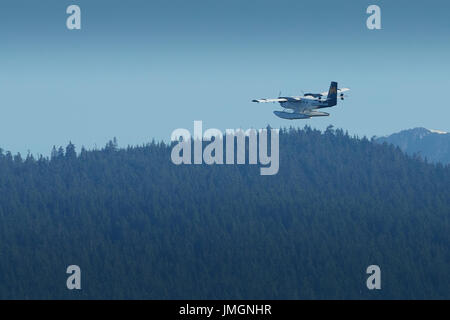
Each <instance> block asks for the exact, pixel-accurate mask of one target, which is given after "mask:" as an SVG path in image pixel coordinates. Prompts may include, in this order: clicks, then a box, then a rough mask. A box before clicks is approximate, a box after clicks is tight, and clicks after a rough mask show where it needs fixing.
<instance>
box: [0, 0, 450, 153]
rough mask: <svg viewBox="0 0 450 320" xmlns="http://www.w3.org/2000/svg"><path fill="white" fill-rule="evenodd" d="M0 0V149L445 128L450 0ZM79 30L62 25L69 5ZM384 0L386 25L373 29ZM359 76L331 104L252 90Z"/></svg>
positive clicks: (316, 86) (286, 90) (294, 91)
mask: <svg viewBox="0 0 450 320" xmlns="http://www.w3.org/2000/svg"><path fill="white" fill-rule="evenodd" d="M243 2H244V1H235V0H229V1H211V0H209V1H206V0H198V1H196V0H192V1H170V0H169V1H168V0H165V1H133V0H130V1H112V0H110V1H103V0H96V1H77V0H72V1H66V0H41V1H32V0H28V1H23V0H2V1H1V3H0V41H1V46H0V110H1V124H0V147H1V148H3V149H6V150H11V151H13V152H21V153H26V152H27V151H28V150H30V151H31V152H32V153H34V154H36V153H43V154H48V153H49V151H50V149H51V147H52V146H53V145H57V146H58V145H66V144H67V143H68V141H69V140H70V141H72V142H73V143H74V144H75V145H76V146H77V147H78V149H79V148H80V147H81V146H82V145H84V146H86V147H88V148H92V147H94V146H96V145H97V146H98V147H101V146H103V145H104V144H105V143H106V142H107V141H108V140H109V139H111V138H113V137H117V138H118V140H119V144H120V145H121V146H126V145H128V144H132V145H135V144H142V143H145V142H149V141H151V140H152V139H153V138H156V139H157V140H161V139H164V140H168V139H169V137H170V134H171V132H172V131H173V130H174V129H176V128H187V129H189V130H191V131H192V130H193V128H192V127H193V121H194V120H203V122H204V124H203V126H204V128H218V129H222V130H225V129H227V128H238V127H242V128H252V127H253V128H261V127H265V126H266V125H267V124H270V125H271V126H272V127H280V126H301V127H303V126H304V125H305V124H308V125H311V126H313V127H316V128H319V129H324V128H325V127H326V126H328V125H330V124H332V125H334V126H336V127H340V128H343V129H345V130H348V131H349V132H350V133H351V134H357V135H360V136H362V135H367V136H369V137H370V136H372V135H385V134H389V133H393V132H396V131H399V130H402V129H407V128H411V127H418V126H422V127H426V128H431V129H440V130H444V131H450V121H449V119H450V102H448V99H447V98H446V94H447V92H448V89H447V88H449V87H450V80H449V78H448V75H449V73H450V62H449V57H450V41H449V36H450V20H449V19H448V14H449V11H450V3H448V1H437V0H429V1H417V2H414V3H413V2H412V1H403V0H396V1H376V0H372V1H359V0H354V1H331V0H315V1H299V0H295V1H294V0H292V1H287V0H284V1H283V0H281V1H266V0H260V1H246V2H245V3H243ZM71 4H77V5H79V6H80V7H81V10H82V30H77V31H70V30H68V29H67V28H66V18H67V16H68V15H67V14H66V8H67V7H68V6H69V5H71ZM370 4H377V5H379V6H380V7H381V10H382V11H381V12H382V30H375V31H371V30H368V29H367V28H366V19H367V17H368V15H367V14H366V8H367V7H368V6H369V5H370ZM332 80H334V81H338V82H339V84H340V85H342V86H346V87H350V88H351V89H352V91H351V92H350V98H349V99H348V100H346V101H344V103H340V104H339V105H338V106H337V107H335V108H332V109H329V111H330V113H331V116H330V117H327V118H317V119H311V120H306V121H305V120H301V121H287V120H282V119H278V118H276V117H275V116H274V115H273V114H272V111H273V110H278V109H279V106H278V105H272V104H254V103H251V100H252V99H254V98H271V97H276V96H277V95H278V93H279V91H282V93H283V95H298V94H301V90H304V91H308V92H311V91H312V92H316V91H317V92H321V91H326V90H327V89H328V86H329V83H330V81H332Z"/></svg>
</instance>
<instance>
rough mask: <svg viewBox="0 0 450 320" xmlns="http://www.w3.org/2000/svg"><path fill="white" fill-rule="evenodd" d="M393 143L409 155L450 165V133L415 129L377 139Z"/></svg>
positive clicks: (381, 141)
mask: <svg viewBox="0 0 450 320" xmlns="http://www.w3.org/2000/svg"><path fill="white" fill-rule="evenodd" d="M376 141H377V142H380V143H383V142H387V143H391V144H393V145H396V146H398V147H400V149H402V150H403V151H404V152H406V153H408V154H411V155H412V154H418V155H420V156H421V157H422V158H427V159H428V161H430V162H441V163H444V164H449V163H450V133H447V132H443V131H438V130H430V129H425V128H414V129H409V130H403V131H400V132H398V133H394V134H391V135H390V136H387V137H381V138H378V139H376Z"/></svg>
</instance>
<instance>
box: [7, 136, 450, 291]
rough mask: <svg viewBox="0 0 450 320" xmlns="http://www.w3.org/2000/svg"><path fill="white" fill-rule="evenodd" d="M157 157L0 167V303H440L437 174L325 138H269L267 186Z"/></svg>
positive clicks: (449, 220) (448, 279)
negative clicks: (73, 280) (272, 143)
mask: <svg viewBox="0 0 450 320" xmlns="http://www.w3.org/2000/svg"><path fill="white" fill-rule="evenodd" d="M170 153H171V146H170V145H167V144H165V143H155V142H153V143H150V144H148V145H144V146H136V147H128V148H119V147H118V146H117V143H116V142H115V141H111V142H110V143H108V144H107V145H106V146H105V147H104V148H103V149H101V150H85V149H82V148H78V146H77V147H75V146H74V145H73V144H69V145H68V146H67V147H65V148H54V149H53V151H52V153H51V156H49V157H35V156H34V157H33V156H32V155H28V156H26V157H21V156H20V155H18V154H17V155H12V154H11V153H9V152H5V151H1V152H0V298H2V299H17V298H20V299H31V298H33V299H51V298H57V299H87V298H95V299H100V298H113V299H431V298H437V299H449V298H450V273H449V270H450V166H448V165H447V166H444V165H442V164H429V163H427V162H426V161H424V160H422V159H420V158H419V157H414V156H408V155H405V154H404V153H402V152H401V151H400V150H399V149H398V148H396V147H394V146H391V145H387V144H377V143H374V141H371V140H368V139H366V138H357V137H351V136H349V135H348V134H346V133H345V132H344V131H342V130H340V129H338V130H334V129H332V128H329V129H327V130H326V131H325V132H320V131H318V130H313V129H311V128H309V127H305V128H304V129H283V130H282V131H281V133H280V168H279V172H278V174H277V175H274V176H261V175H260V172H259V166H255V165H253V166H252V165H220V166H217V165H216V166H214V165H212V166H208V165H180V166H176V165H174V164H173V163H172V162H171V161H170ZM69 265H79V266H80V268H81V270H82V289H81V290H68V289H67V287H66V280H67V277H68V274H66V268H67V266H69ZM369 265H379V266H380V268H381V283H382V289H381V290H368V289H367V287H366V280H367V278H368V276H369V275H368V274H366V268H367V267H368V266H369Z"/></svg>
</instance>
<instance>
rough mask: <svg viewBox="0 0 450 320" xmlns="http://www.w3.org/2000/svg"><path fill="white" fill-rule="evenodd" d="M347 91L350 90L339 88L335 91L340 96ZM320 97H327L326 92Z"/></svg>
mask: <svg viewBox="0 0 450 320" xmlns="http://www.w3.org/2000/svg"><path fill="white" fill-rule="evenodd" d="M347 91H350V89H349V88H341V89H338V90H337V94H338V95H340V94H341V93H344V92H347ZM321 95H322V96H325V97H326V96H327V95H328V92H322V93H321Z"/></svg>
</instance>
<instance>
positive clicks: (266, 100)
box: [252, 98, 288, 103]
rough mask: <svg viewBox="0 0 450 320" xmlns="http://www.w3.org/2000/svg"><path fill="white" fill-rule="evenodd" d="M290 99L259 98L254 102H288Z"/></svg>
mask: <svg viewBox="0 0 450 320" xmlns="http://www.w3.org/2000/svg"><path fill="white" fill-rule="evenodd" d="M286 101H288V100H287V99H286V98H277V99H257V100H252V102H258V103H266V102H286Z"/></svg>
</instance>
